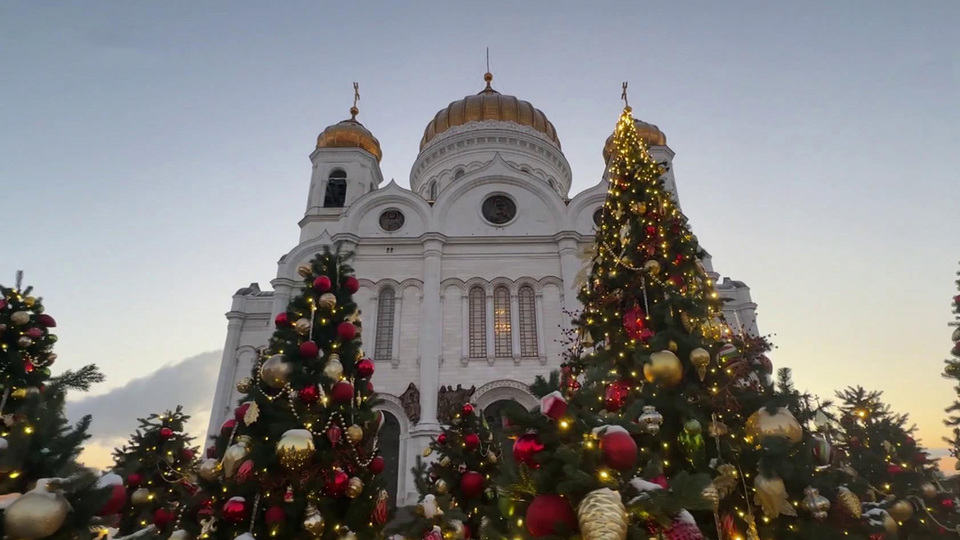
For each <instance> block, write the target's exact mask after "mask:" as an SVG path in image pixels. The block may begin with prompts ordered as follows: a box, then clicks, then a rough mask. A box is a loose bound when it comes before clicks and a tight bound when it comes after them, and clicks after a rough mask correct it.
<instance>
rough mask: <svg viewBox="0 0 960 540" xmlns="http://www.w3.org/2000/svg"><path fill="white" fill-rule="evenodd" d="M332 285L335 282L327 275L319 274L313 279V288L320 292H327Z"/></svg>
mask: <svg viewBox="0 0 960 540" xmlns="http://www.w3.org/2000/svg"><path fill="white" fill-rule="evenodd" d="M332 286H333V283H332V282H331V281H330V278H328V277H327V276H317V279H315V280H313V290H315V291H317V292H318V293H325V292H327V291H329V290H330V287H332Z"/></svg>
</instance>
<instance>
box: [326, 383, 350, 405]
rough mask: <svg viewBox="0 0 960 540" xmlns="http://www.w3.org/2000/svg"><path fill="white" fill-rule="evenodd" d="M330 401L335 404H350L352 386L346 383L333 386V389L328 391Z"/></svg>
mask: <svg viewBox="0 0 960 540" xmlns="http://www.w3.org/2000/svg"><path fill="white" fill-rule="evenodd" d="M330 399H332V400H333V401H335V402H337V403H350V400H352V399H353V385H352V384H350V383H348V382H346V381H340V382H338V383H337V384H335V385H333V389H332V390H330Z"/></svg>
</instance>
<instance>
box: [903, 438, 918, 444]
mask: <svg viewBox="0 0 960 540" xmlns="http://www.w3.org/2000/svg"><path fill="white" fill-rule="evenodd" d="M904 442H906V443H907V444H909V445H910V446H913V445H915V444H917V441H915V440H914V439H913V437H910V436H908V437H907V438H906V439H904Z"/></svg>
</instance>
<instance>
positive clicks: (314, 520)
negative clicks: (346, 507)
mask: <svg viewBox="0 0 960 540" xmlns="http://www.w3.org/2000/svg"><path fill="white" fill-rule="evenodd" d="M325 526H326V523H325V522H324V520H323V514H321V513H320V510H318V509H317V507H316V505H314V504H313V503H311V504H310V505H308V506H307V516H306V517H305V518H303V529H304V530H305V531H307V532H308V533H310V536H312V537H314V538H320V537H321V536H323V529H324V527H325Z"/></svg>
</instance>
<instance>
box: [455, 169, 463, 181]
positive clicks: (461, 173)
mask: <svg viewBox="0 0 960 540" xmlns="http://www.w3.org/2000/svg"><path fill="white" fill-rule="evenodd" d="M464 174H465V172H464V170H463V169H457V172H455V173H453V179H454V180H456V179H457V178H460V177H461V176H463V175H464Z"/></svg>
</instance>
